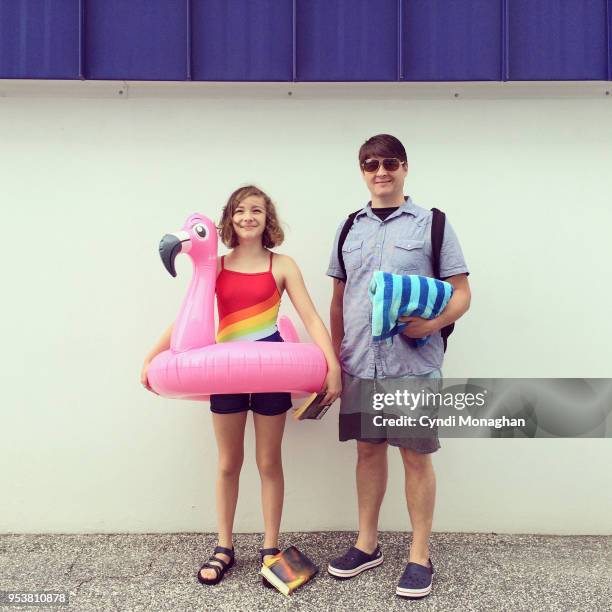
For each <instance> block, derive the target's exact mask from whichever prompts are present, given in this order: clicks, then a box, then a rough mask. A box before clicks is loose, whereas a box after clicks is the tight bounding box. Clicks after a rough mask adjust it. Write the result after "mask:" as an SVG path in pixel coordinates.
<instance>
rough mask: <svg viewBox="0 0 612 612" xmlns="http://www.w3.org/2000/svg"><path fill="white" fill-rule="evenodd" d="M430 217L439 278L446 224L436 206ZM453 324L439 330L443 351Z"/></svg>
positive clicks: (432, 250) (438, 276) (443, 215)
mask: <svg viewBox="0 0 612 612" xmlns="http://www.w3.org/2000/svg"><path fill="white" fill-rule="evenodd" d="M431 212H432V219H431V259H432V267H433V272H434V276H435V277H436V278H437V279H439V280H442V279H441V278H440V253H441V252H442V242H443V241H444V226H445V225H446V215H445V214H444V213H443V212H442V211H441V210H439V209H438V208H432V209H431ZM453 329H455V324H454V323H451V324H450V325H447V326H445V327H443V328H442V329H441V330H440V335H441V336H442V341H443V342H444V352H446V344H447V338H448V337H449V336H450V335H451V334H452V333H453Z"/></svg>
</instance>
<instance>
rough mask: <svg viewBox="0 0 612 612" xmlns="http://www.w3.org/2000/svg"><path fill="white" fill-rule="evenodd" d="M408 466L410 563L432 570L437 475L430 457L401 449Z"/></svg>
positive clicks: (405, 472) (429, 455)
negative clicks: (431, 555)
mask: <svg viewBox="0 0 612 612" xmlns="http://www.w3.org/2000/svg"><path fill="white" fill-rule="evenodd" d="M400 453H401V455H402V461H403V463H404V474H405V486H406V503H407V505H408V513H409V514H410V521H411V523H412V545H411V547H410V558H409V561H411V562H413V563H419V564H420V565H424V566H425V567H429V562H428V560H429V536H430V534H431V525H432V521H433V513H434V506H435V501H436V475H435V472H434V468H433V464H432V461H431V454H430V453H417V452H416V451H414V450H412V449H410V448H400Z"/></svg>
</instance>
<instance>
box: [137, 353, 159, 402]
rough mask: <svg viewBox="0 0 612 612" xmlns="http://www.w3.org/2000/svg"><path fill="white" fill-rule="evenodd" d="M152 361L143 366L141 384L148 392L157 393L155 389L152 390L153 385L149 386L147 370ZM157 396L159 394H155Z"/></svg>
mask: <svg viewBox="0 0 612 612" xmlns="http://www.w3.org/2000/svg"><path fill="white" fill-rule="evenodd" d="M150 363H151V362H150V361H145V362H144V364H143V365H142V371H141V372H140V383H141V384H142V386H143V387H144V388H145V389H146V390H147V391H151V393H155V391H153V389H151V385H150V384H149V379H148V378H147V369H148V368H149V364H150ZM155 395H159V393H155Z"/></svg>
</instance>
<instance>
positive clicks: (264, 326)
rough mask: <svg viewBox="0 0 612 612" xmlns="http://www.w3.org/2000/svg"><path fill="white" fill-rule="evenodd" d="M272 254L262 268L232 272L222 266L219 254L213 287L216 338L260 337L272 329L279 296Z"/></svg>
mask: <svg viewBox="0 0 612 612" xmlns="http://www.w3.org/2000/svg"><path fill="white" fill-rule="evenodd" d="M272 255H273V253H272V252H271V251H270V266H269V268H268V270H267V271H266V272H235V271H233V270H227V269H226V268H225V262H224V260H225V255H224V256H223V257H221V272H219V276H217V284H216V287H215V291H216V294H217V310H218V312H219V329H218V330H217V342H229V341H233V340H234V341H235V340H261V339H262V338H267V337H268V336H271V335H272V334H273V333H275V332H276V331H277V330H278V328H277V326H276V319H277V317H278V309H279V307H280V300H281V296H280V293H279V292H278V287H277V286H276V281H275V280H274V276H273V274H272Z"/></svg>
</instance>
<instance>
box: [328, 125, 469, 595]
mask: <svg viewBox="0 0 612 612" xmlns="http://www.w3.org/2000/svg"><path fill="white" fill-rule="evenodd" d="M359 165H360V169H361V175H362V178H363V180H364V182H365V184H366V186H367V188H368V190H369V191H370V194H371V197H372V199H371V202H368V204H367V205H366V206H365V207H364V208H363V209H362V210H361V211H359V212H358V213H357V215H356V216H355V218H354V221H353V224H352V226H351V229H350V231H349V233H348V234H347V236H346V239H345V241H344V244H343V246H342V255H343V260H344V269H343V267H342V265H341V264H340V260H339V257H338V241H339V238H340V233H341V230H342V227H343V226H344V223H345V221H346V219H344V220H343V221H342V223H341V224H340V226H339V227H338V231H337V232H336V238H335V241H334V247H333V249H332V253H331V259H330V264H329V268H328V270H327V275H328V276H331V277H333V278H334V291H333V298H332V303H331V309H330V315H331V332H332V341H333V344H334V349H335V350H336V353H337V354H338V355H339V357H340V361H341V364H342V386H343V392H342V396H341V405H340V425H339V429H340V432H339V437H340V441H346V440H351V439H355V440H357V469H356V472H357V498H358V506H359V508H358V509H359V535H358V537H357V541H356V542H355V545H354V546H352V547H350V548H349V550H348V551H347V552H346V553H345V554H344V555H342V556H341V557H338V558H336V559H333V560H332V561H331V562H330V564H329V566H328V571H329V573H330V574H332V575H333V576H336V577H338V578H352V577H354V576H357V575H358V574H360V573H361V572H362V571H364V570H366V569H371V568H374V567H376V566H377V565H380V564H381V563H382V561H383V554H382V551H381V550H380V546H379V545H378V515H379V511H380V506H381V504H382V501H383V497H384V494H385V489H386V484H387V448H388V446H389V445H391V446H396V447H398V448H399V451H400V454H401V457H402V460H403V464H404V472H405V490H406V501H407V506H408V513H409V515H410V520H411V523H412V545H411V546H410V551H409V555H408V559H407V561H408V564H407V566H406V569H405V571H404V573H403V575H402V577H401V578H400V581H399V585H398V587H397V589H396V593H397V594H398V595H400V596H402V597H409V598H419V597H424V596H426V595H428V594H429V593H430V592H431V586H432V576H433V566H432V564H431V560H430V558H429V536H430V533H431V525H432V519H433V511H434V503H435V474H434V469H433V465H432V462H431V453H433V452H435V451H436V450H438V448H440V444H439V441H438V437H437V430H435V432H434V434H433V436H431V437H429V438H427V437H426V438H409V437H406V438H402V439H396V438H394V437H390V436H387V437H385V438H383V439H375V438H373V437H372V436H371V435H366V434H364V432H363V431H361V424H362V423H363V416H364V414H365V413H366V412H367V411H368V408H369V409H370V410H371V406H370V407H368V406H366V405H364V404H365V403H367V400H365V399H364V398H368V397H369V398H371V393H370V394H368V391H369V390H371V389H372V382H373V380H374V382H377V381H378V380H379V379H387V381H389V380H391V381H392V380H393V379H400V380H401V379H404V380H405V379H407V378H410V377H415V376H421V377H427V378H439V377H441V375H442V374H441V367H442V361H443V357H444V346H443V340H442V337H441V334H440V330H441V329H442V328H443V327H444V326H446V325H449V324H450V323H452V322H454V321H456V320H457V319H459V317H461V316H462V315H463V314H464V313H465V312H466V311H467V310H468V308H469V305H470V288H469V284H468V279H467V276H468V274H469V271H468V269H467V266H466V263H465V260H464V258H463V254H462V251H461V247H460V245H459V242H458V240H457V237H456V235H455V233H454V231H453V229H452V227H451V225H450V224H449V223H448V221H446V225H445V231H444V239H443V241H442V247H441V250H440V277H441V278H442V279H444V280H446V281H447V282H449V283H451V284H452V285H453V288H454V291H453V295H452V297H451V299H450V301H449V302H448V304H447V306H446V308H445V309H444V310H443V311H442V313H441V314H440V315H439V316H438V317H437V318H435V319H431V320H426V319H423V318H420V317H407V318H404V320H405V321H407V322H408V325H407V326H406V327H405V329H404V331H403V332H402V333H401V334H399V335H397V336H396V337H395V338H394V339H393V342H392V343H385V342H372V336H371V312H372V306H371V302H370V300H369V298H368V285H369V283H370V280H371V278H372V274H373V273H374V272H375V271H377V270H382V271H385V272H392V273H397V274H420V275H423V276H434V272H433V262H432V245H431V223H432V212H431V211H430V210H427V209H424V208H421V207H420V206H417V205H416V204H414V202H413V201H412V200H411V198H410V197H407V196H404V181H405V179H406V176H407V174H408V162H407V158H406V151H405V149H404V147H403V145H402V143H401V142H400V141H399V140H398V139H397V138H395V137H394V136H390V135H388V134H379V135H377V136H373V137H372V138H370V139H368V140H367V141H366V142H365V143H364V144H363V145H362V147H361V148H360V150H359ZM426 336H430V338H429V341H428V342H427V343H426V344H425V345H423V346H420V347H416V346H415V343H414V342H413V341H411V340H410V339H411V338H424V337H426Z"/></svg>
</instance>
